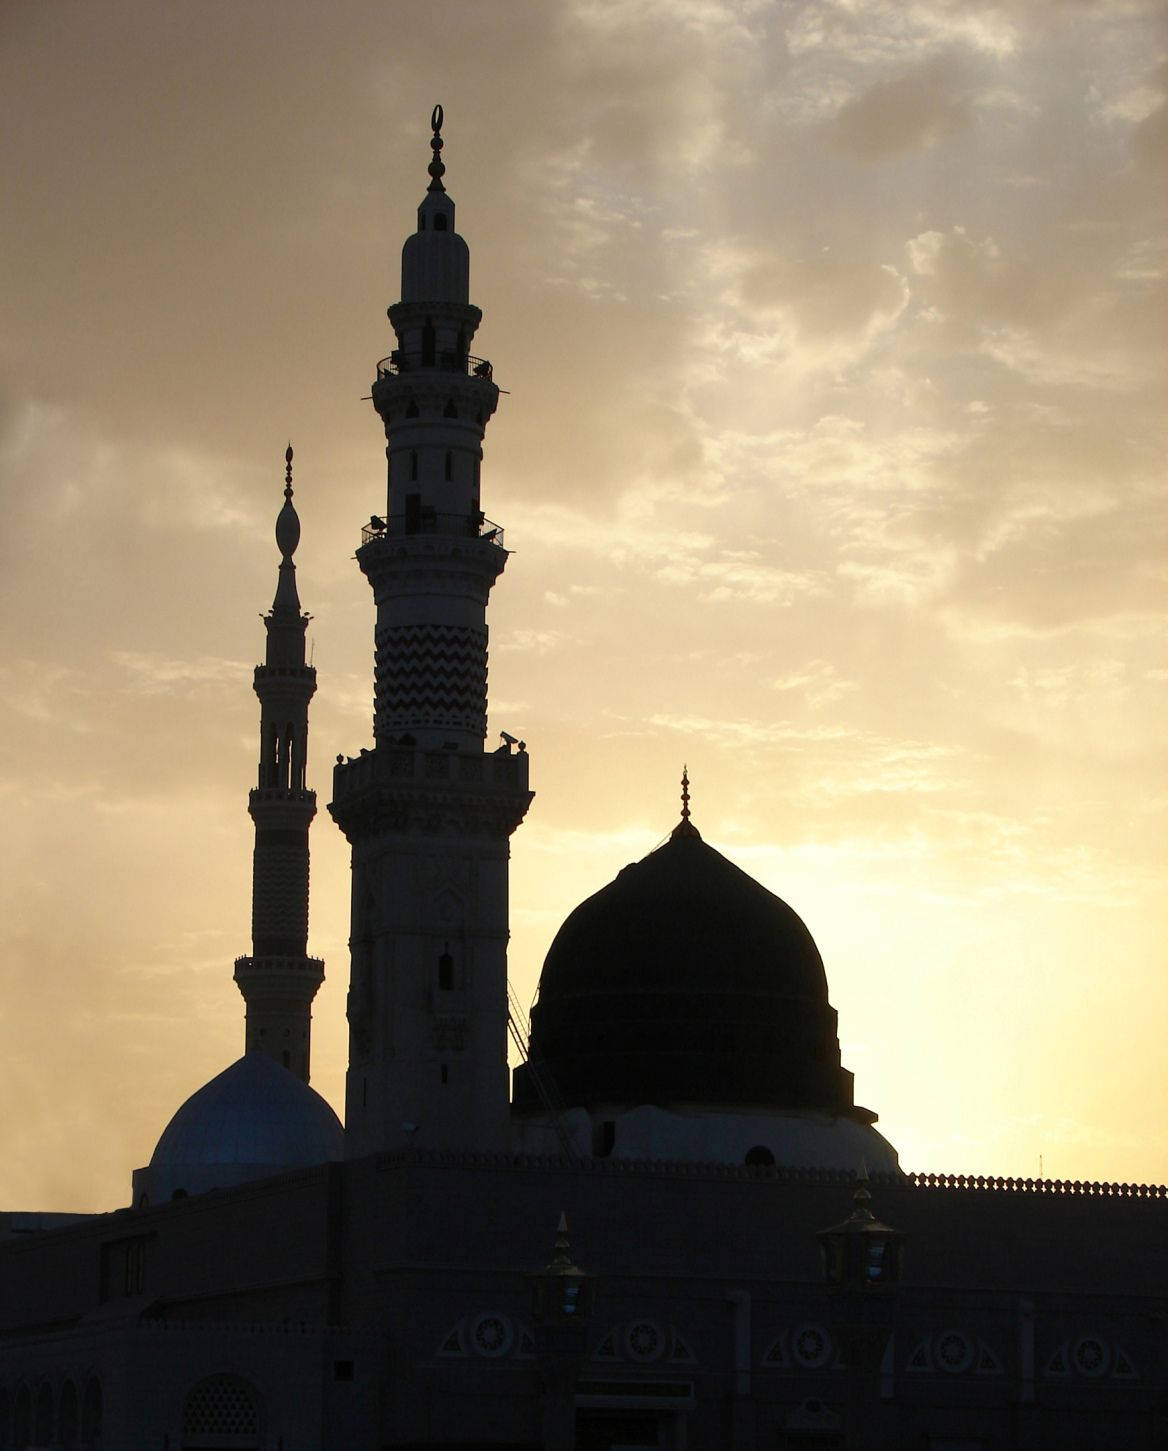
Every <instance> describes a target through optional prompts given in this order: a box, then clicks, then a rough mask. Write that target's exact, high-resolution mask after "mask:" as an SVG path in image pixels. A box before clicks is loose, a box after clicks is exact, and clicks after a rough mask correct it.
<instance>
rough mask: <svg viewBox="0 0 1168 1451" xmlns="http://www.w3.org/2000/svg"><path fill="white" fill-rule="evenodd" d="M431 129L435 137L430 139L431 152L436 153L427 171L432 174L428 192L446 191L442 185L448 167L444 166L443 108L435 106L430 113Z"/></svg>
mask: <svg viewBox="0 0 1168 1451" xmlns="http://www.w3.org/2000/svg"><path fill="white" fill-rule="evenodd" d="M430 129H431V130H432V131H433V133H434V134H433V136H432V137H431V138H430V150H431V151H432V152H433V153H434V155H433V157H432V158H431V161H430V165H429V166H428V167H427V168H426V170H427V171H428V172H429V173H430V185H429V186H428V187H427V190H428V191H445V190H446V188H445V187H444V186H443V185H442V178H443V176H444V175H445V174H446V167H445V166H444V165H443V164H442V107H441V106H435V107H434V109H433V110H432V111H431V112H430Z"/></svg>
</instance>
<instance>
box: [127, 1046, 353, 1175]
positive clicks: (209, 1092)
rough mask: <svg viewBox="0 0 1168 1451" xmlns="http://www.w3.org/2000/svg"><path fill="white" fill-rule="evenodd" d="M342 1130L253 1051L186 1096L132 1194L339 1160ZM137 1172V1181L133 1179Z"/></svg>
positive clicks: (301, 1086)
mask: <svg viewBox="0 0 1168 1451" xmlns="http://www.w3.org/2000/svg"><path fill="white" fill-rule="evenodd" d="M343 1153H344V1130H343V1129H342V1128H341V1123H340V1120H339V1119H338V1118H337V1116H336V1114H335V1113H334V1112H333V1110H332V1108H331V1107H330V1105H329V1104H328V1103H327V1102H326V1101H325V1100H324V1099H323V1098H322V1097H321V1096H320V1094H319V1093H317V1092H316V1090H315V1089H313V1088H309V1086H308V1084H307V1083H305V1082H303V1081H302V1080H301V1079H299V1078H297V1077H296V1075H295V1074H294V1073H289V1072H288V1070H287V1069H286V1068H281V1066H280V1065H279V1064H278V1063H277V1062H276V1061H275V1059H273V1058H270V1057H269V1056H268V1055H267V1054H266V1053H264V1052H261V1051H260V1050H259V1049H253V1050H252V1051H251V1052H249V1053H245V1054H244V1055H243V1057H242V1058H239V1059H237V1060H236V1061H235V1062H234V1063H232V1064H231V1066H230V1067H229V1068H225V1069H224V1070H223V1072H222V1073H219V1074H217V1075H216V1076H215V1077H214V1078H212V1079H211V1081H210V1082H209V1083H205V1084H204V1085H203V1086H202V1088H200V1089H198V1090H197V1091H196V1092H195V1093H193V1094H191V1096H190V1098H188V1099H187V1101H186V1102H185V1103H184V1104H183V1105H182V1106H181V1107H180V1108H179V1109H178V1111H177V1112H176V1113H175V1115H174V1117H173V1118H172V1119H171V1121H170V1122H169V1123H168V1124H167V1126H166V1128H165V1129H164V1130H163V1131H162V1137H161V1138H160V1139H159V1140H158V1145H157V1147H156V1148H155V1150H154V1154H153V1156H152V1157H151V1160H150V1165H149V1168H148V1169H146V1170H139V1171H137V1173H136V1175H135V1192H136V1197H137V1191H138V1189H139V1187H141V1188H143V1189H145V1190H146V1193H147V1197H148V1198H149V1199H150V1200H151V1201H152V1202H160V1201H163V1200H166V1199H169V1198H170V1197H171V1196H172V1195H173V1194H174V1192H175V1190H181V1191H182V1192H183V1193H187V1194H201V1193H203V1192H204V1191H205V1190H207V1189H223V1188H226V1187H228V1186H229V1185H232V1184H242V1183H245V1182H246V1181H247V1180H249V1179H261V1178H267V1177H268V1176H269V1175H272V1174H279V1173H283V1172H284V1171H286V1170H288V1169H299V1168H308V1167H310V1166H313V1165H316V1164H323V1163H327V1162H329V1161H331V1160H335V1159H340V1158H341V1157H342V1155H343ZM140 1176H141V1177H142V1185H141V1186H139V1185H138V1182H137V1181H138V1178H139V1177H140Z"/></svg>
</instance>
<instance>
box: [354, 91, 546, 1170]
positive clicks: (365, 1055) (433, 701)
mask: <svg viewBox="0 0 1168 1451" xmlns="http://www.w3.org/2000/svg"><path fill="white" fill-rule="evenodd" d="M431 125H432V127H433V132H434V135H433V139H432V140H431V142H430V145H431V148H432V151H433V157H432V160H431V162H430V166H429V174H430V185H429V189H428V190H427V192H426V195H425V197H424V198H423V200H422V204H421V206H419V208H418V227H417V231H416V232H415V233H414V234H413V235H412V236H410V237H409V238H407V240H406V243H405V246H404V247H403V249H402V280H401V301H400V302H397V303H395V304H394V305H393V306H392V307H391V308H390V309H389V320H390V323H391V324H392V326H393V330H394V333H395V334H396V338H397V347H396V348H395V349H394V351H393V352H392V353H391V354H390V355H389V357H388V358H385V359H383V360H382V362H380V363H379V364H378V365H377V379H376V381H375V383H374V384H373V406H374V407H375V408H376V410H377V412H378V414H379V415H380V417H381V419H382V422H383V423H384V425H385V436H386V439H387V440H388V447H387V448H386V456H387V458H388V460H389V486H388V497H387V503H386V509H385V516H384V518H383V517H381V516H379V515H374V516H373V518H372V519H371V520H370V523H369V525H368V527H367V528H366V529H365V531H364V535H363V541H362V544H361V547H360V548H359V549H358V551H357V562H358V564H359V565H360V567H361V570H362V572H363V573H364V575H365V576H366V578H367V579H368V580H369V583H370V584H371V585H372V587H373V596H374V600H375V602H376V607H377V625H376V632H375V646H376V670H375V681H374V697H375V704H374V737H375V742H376V743H375V747H374V749H373V750H372V751H362V752H361V754H360V756H358V757H357V758H356V759H353V760H340V761H339V762H338V765H337V767H336V771H335V773H334V776H333V801H332V803H331V805H330V806H329V811H330V812H331V813H332V815H333V817H334V819H335V820H336V822H337V824H338V825H339V826H340V827H341V829H342V831H344V833H345V835H346V837H347V838H348V839H349V841H350V843H351V844H352V847H353V916H352V935H351V939H350V948H351V953H352V975H351V980H350V986H349V1009H348V1012H349V1074H348V1083H347V1090H346V1113H345V1119H346V1131H345V1142H346V1153H347V1154H348V1155H349V1156H350V1157H354V1158H355V1157H360V1156H362V1155H364V1154H369V1153H374V1152H377V1151H379V1150H384V1149H389V1148H393V1147H395V1146H401V1145H404V1144H413V1145H416V1146H418V1147H427V1148H441V1149H452V1150H456V1149H492V1148H501V1147H503V1145H504V1143H505V1141H506V1135H507V1123H508V1111H509V1110H508V1074H507V935H508V919H507V871H508V858H509V855H510V847H509V838H510V835H511V833H512V832H513V831H514V830H515V828H516V826H518V824H519V822H520V821H521V820H522V819H523V815H524V813H525V812H526V810H527V807H528V804H529V802H530V800H531V793H530V792H529V791H528V789H527V755H526V752H525V748H524V746H523V745H522V744H519V749H518V752H513V751H512V746H513V745H514V744H516V742H515V741H514V739H513V738H505V744H504V745H503V746H501V747H500V748H499V750H497V751H492V752H487V751H485V749H484V738H485V736H486V711H487V624H486V608H487V596H488V595H489V593H490V590H491V586H492V585H493V584H494V582H495V580H496V578H497V577H498V575H499V573H500V571H501V570H502V568H503V566H504V564H505V563H506V560H507V554H506V551H505V550H504V548H503V533H502V530H501V529H499V528H498V527H497V526H495V525H493V524H491V523H490V521H489V520H487V519H485V518H484V516H483V513H482V509H481V507H480V502H479V465H480V462H481V459H482V441H483V432H484V429H485V427H486V424H487V420H488V419H489V418H490V417H491V414H492V413H493V412H494V411H495V405H496V404H497V403H498V401H499V390H498V388H497V387H496V386H495V384H494V383H493V382H492V380H491V365H490V364H489V363H487V362H485V361H484V360H482V359H479V358H475V357H472V356H471V355H470V352H469V348H470V343H471V339H472V338H473V337H474V333H475V329H476V328H477V327H478V324H479V320H480V317H481V313H480V312H479V310H478V308H477V307H473V306H472V305H471V303H470V301H469V274H470V255H469V252H468V250H467V245H466V243H465V242H464V241H463V239H462V238H461V237H460V236H459V235H458V234H457V232H455V230H454V203H453V202H452V201H451V200H450V197H449V196H448V195H447V193H446V189H445V187H444V186H443V184H442V177H443V174H444V172H445V169H446V168H445V167H444V165H443V163H442V136H441V134H440V131H441V125H442V108H441V107H440V106H436V107H435V108H434V113H433V116H432V117H431Z"/></svg>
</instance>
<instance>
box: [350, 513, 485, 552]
mask: <svg viewBox="0 0 1168 1451" xmlns="http://www.w3.org/2000/svg"><path fill="white" fill-rule="evenodd" d="M411 534H453V535H455V536H462V537H463V538H466V539H481V540H482V541H483V542H484V543H485V544H497V545H498V546H499V548H500V549H502V548H503V526H502V525H501V524H495V523H492V521H491V520H490V519H484V518H483V516H482V515H481V514H441V513H438V512H437V511H436V510H434V509H422V510H420V511H419V513H418V517H417V518H416V519H413V518H410V517H409V516H408V515H406V514H390V515H389V516H388V518H385V519H382V518H378V519H376V520H373V519H371V520H370V521H369V523H368V524H366V525H365V527H364V528H363V529H362V530H361V543H362V544H370V543H372V542H373V540H375V539H384V538H385V537H386V536H387V535H392V536H393V537H394V538H395V539H396V538H401V537H402V536H403V535H411Z"/></svg>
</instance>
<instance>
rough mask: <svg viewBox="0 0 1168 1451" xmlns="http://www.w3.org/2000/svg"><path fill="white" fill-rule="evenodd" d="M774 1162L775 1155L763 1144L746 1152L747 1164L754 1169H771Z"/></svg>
mask: <svg viewBox="0 0 1168 1451" xmlns="http://www.w3.org/2000/svg"><path fill="white" fill-rule="evenodd" d="M774 1162H775V1156H774V1154H772V1153H771V1151H770V1149H768V1148H766V1147H765V1146H764V1145H762V1144H756V1145H755V1146H754V1148H753V1149H748V1150H747V1151H746V1163H747V1165H748V1166H749V1167H750V1168H752V1169H769V1168H770V1167H771V1165H773V1164H774Z"/></svg>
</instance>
